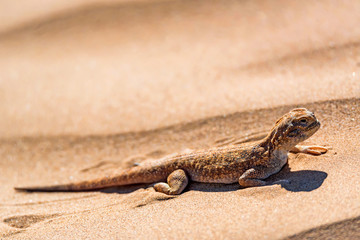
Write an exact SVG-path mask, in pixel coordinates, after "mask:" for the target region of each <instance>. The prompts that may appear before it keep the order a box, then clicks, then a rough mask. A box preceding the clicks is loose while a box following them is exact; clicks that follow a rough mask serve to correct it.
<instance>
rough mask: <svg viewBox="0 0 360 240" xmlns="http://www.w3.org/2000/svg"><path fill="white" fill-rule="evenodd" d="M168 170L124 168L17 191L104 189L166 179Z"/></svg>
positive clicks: (20, 188) (17, 188)
mask: <svg viewBox="0 0 360 240" xmlns="http://www.w3.org/2000/svg"><path fill="white" fill-rule="evenodd" d="M167 174H168V173H166V172H163V171H160V174H159V173H158V174H154V173H153V172H152V171H148V170H147V169H146V168H142V169H141V170H139V169H138V167H135V168H132V169H129V170H124V171H123V172H122V173H120V174H118V175H115V176H111V177H104V178H99V179H95V180H90V181H82V182H77V183H69V184H61V185H52V186H34V187H15V188H14V189H15V190H16V191H26V192H83V191H90V190H97V189H103V188H108V187H114V186H124V185H131V184H138V183H152V182H156V181H159V180H163V179H166V177H167Z"/></svg>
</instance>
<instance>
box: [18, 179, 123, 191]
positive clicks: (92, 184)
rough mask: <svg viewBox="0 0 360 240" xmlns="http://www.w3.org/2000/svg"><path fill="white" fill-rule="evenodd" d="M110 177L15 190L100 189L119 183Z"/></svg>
mask: <svg viewBox="0 0 360 240" xmlns="http://www.w3.org/2000/svg"><path fill="white" fill-rule="evenodd" d="M109 180H111V179H106V178H104V179H98V180H93V181H83V182H78V183H69V184H60V185H50V186H31V187H15V188H14V189H15V190H16V191H25V192H82V191H90V190H96V189H102V188H107V187H112V186H117V185H121V184H112V183H111V181H109Z"/></svg>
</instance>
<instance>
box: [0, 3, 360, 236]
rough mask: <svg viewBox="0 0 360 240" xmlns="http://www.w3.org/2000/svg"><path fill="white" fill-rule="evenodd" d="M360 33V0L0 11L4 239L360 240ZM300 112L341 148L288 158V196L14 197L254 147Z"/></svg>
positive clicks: (142, 192) (141, 191) (213, 189)
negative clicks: (201, 153) (176, 159)
mask: <svg viewBox="0 0 360 240" xmlns="http://www.w3.org/2000/svg"><path fill="white" fill-rule="evenodd" d="M359 22H360V2H359V1H355V0H354V1H341V2H340V1H326V0H321V1H280V0H279V1H262V0H254V1H232V0H229V1H204V0H200V1H124V0H123V1H116V0H111V1H110V0H109V1H95V0H94V1H83V0H77V1H40V0H31V1H25V0H23V1H16V2H14V1H4V0H3V1H0V116H1V118H0V138H1V139H0V169H1V174H0V181H1V183H2V184H1V186H0V189H1V192H2V195H1V197H0V220H1V221H0V234H1V235H0V236H2V238H9V239H29V238H31V239H44V238H48V239H65V238H69V239H72V238H73V239H79V238H80V239H99V238H105V239H124V238H143V239H145V238H150V237H153V238H155V239H159V238H167V239H173V238H176V239H179V238H184V237H188V238H199V239H208V238H222V239H224V238H225V239H230V238H231V239H232V238H237V239H239V238H240V239H264V238H269V239H279V238H284V237H289V238H301V237H305V236H315V237H316V238H317V239H321V238H320V237H321V236H325V238H329V237H334V238H339V239H346V237H349V239H350V238H354V236H355V234H358V235H357V237H358V238H360V236H359V232H360V230H359V229H360V220H359V216H360V187H359V182H360V176H359V174H358V172H359V169H360V163H359V156H360V150H359V147H358V146H359V139H360V138H359V137H360V127H359V123H360V118H359V112H360V106H359V103H360V42H359V41H360V28H359ZM295 106H304V107H308V108H309V109H310V110H312V111H315V113H316V115H317V117H318V119H319V120H320V121H321V122H322V128H321V129H320V130H319V132H318V133H317V134H316V135H315V136H313V137H312V138H311V139H309V140H308V143H314V144H319V145H325V146H328V147H331V150H330V151H329V152H328V153H327V154H325V155H322V156H318V157H313V156H307V155H303V154H298V155H291V156H290V160H289V166H287V167H286V168H285V169H284V170H283V171H282V172H281V173H279V174H278V175H276V176H274V177H273V180H276V179H291V180H292V182H291V184H289V185H278V184H275V185H271V186H266V187H261V188H249V189H239V188H238V186H236V185H230V186H224V185H213V184H191V186H190V187H189V189H188V191H186V192H185V193H184V194H182V195H180V196H178V197H175V198H169V197H167V196H164V195H162V194H159V193H155V192H154V191H153V190H152V188H151V187H148V186H141V187H140V188H139V187H130V188H118V189H115V190H114V189H113V190H109V191H102V192H90V193H89V192H88V193H55V194H44V193H42V194H40V193H33V194H25V193H16V192H14V191H13V190H12V188H13V186H15V185H29V184H35V185H36V184H51V183H56V182H68V181H74V180H79V179H91V178H94V177H99V176H102V175H105V174H106V173H109V172H112V171H113V170H116V169H118V168H125V167H128V166H129V165H131V163H133V162H135V161H137V162H138V161H143V160H146V159H150V158H159V157H162V156H164V155H167V154H172V153H175V152H182V151H185V150H186V149H199V148H207V147H212V146H215V145H217V144H218V143H219V142H222V141H221V140H222V139H226V138H229V139H231V138H234V139H245V141H250V140H251V139H256V137H253V136H263V135H264V134H266V131H268V130H269V129H270V128H271V127H272V125H273V124H274V122H275V120H276V119H277V118H278V117H280V116H281V115H282V114H284V113H285V112H287V111H289V110H290V109H291V108H293V107H295ZM165 200H166V201H165ZM355 237H356V236H355Z"/></svg>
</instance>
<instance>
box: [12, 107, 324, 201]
mask: <svg viewBox="0 0 360 240" xmlns="http://www.w3.org/2000/svg"><path fill="white" fill-rule="evenodd" d="M319 128H320V122H319V121H318V120H317V118H316V117H315V115H314V113H312V112H310V111H309V110H307V109H305V108H296V109H293V110H291V111H290V112H288V113H286V114H285V115H283V116H282V117H281V118H279V119H278V120H277V121H276V123H275V125H274V127H273V128H272V129H271V131H270V132H269V134H268V135H267V136H266V137H265V138H264V139H262V140H260V141H258V142H256V143H254V144H249V145H247V146H241V145H240V146H225V147H218V148H211V149H208V150H198V151H193V152H190V153H185V154H179V155H176V156H169V157H165V158H162V159H158V160H154V161H145V162H143V163H141V164H140V165H137V166H134V167H131V168H128V169H125V170H122V171H120V172H119V173H117V174H115V175H112V176H106V177H102V178H99V179H95V180H90V181H82V182H76V183H68V184H62V185H52V186H34V187H15V190H18V191H28V192H33V191H35V192H74V191H75V192H76V191H89V190H98V189H103V188H107V187H114V186H124V185H132V184H140V183H142V184H144V183H145V184H151V183H155V184H154V185H153V187H154V189H155V191H157V192H161V193H165V194H167V195H177V194H180V193H182V192H183V191H184V189H185V188H186V186H187V185H188V183H189V181H194V182H204V183H223V184H233V183H236V182H238V183H239V185H240V186H241V187H244V188H245V187H256V186H264V185H266V184H267V182H266V178H268V177H269V176H270V175H273V174H276V173H278V172H279V171H280V170H281V169H282V167H283V166H284V165H285V164H286V163H287V160H288V153H289V152H292V153H307V154H312V155H321V154H323V153H326V152H327V148H326V147H322V146H300V145H297V144H298V143H300V142H302V141H304V140H306V139H307V138H309V137H311V136H312V135H313V134H314V133H315V132H316V131H317V130H318V129H319Z"/></svg>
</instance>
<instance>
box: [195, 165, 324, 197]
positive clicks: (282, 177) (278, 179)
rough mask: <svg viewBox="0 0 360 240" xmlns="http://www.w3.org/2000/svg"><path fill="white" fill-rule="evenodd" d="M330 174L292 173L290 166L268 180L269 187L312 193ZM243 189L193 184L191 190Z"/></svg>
mask: <svg viewBox="0 0 360 240" xmlns="http://www.w3.org/2000/svg"><path fill="white" fill-rule="evenodd" d="M327 176H328V174H327V173H326V172H323V171H316V170H300V171H291V169H290V167H289V165H288V164H286V165H285V166H284V167H283V169H282V170H281V171H280V172H279V173H277V174H275V175H273V176H270V177H269V178H267V179H266V182H267V183H268V185H276V184H280V185H281V187H282V188H284V189H286V190H288V191H291V192H311V191H313V190H315V189H318V188H319V187H320V186H321V185H322V184H323V182H324V180H325V179H326V178H327ZM239 189H241V188H240V187H239V185H238V184H230V185H224V184H204V183H193V184H191V185H190V190H195V191H202V192H228V191H237V190H239Z"/></svg>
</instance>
